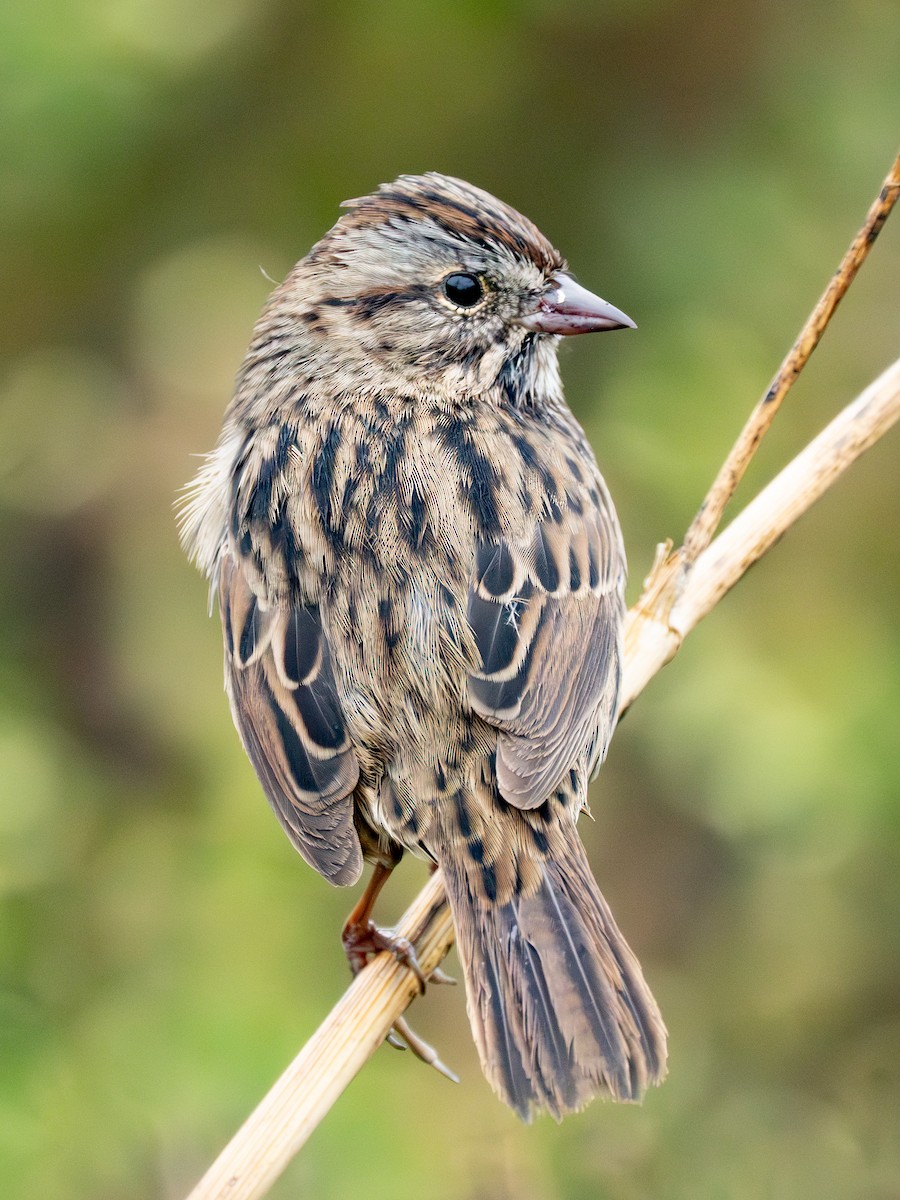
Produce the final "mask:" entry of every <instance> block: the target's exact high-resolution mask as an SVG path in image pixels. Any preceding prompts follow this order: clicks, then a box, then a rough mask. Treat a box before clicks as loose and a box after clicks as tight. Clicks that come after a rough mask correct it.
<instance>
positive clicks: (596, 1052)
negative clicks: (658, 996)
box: [444, 833, 666, 1121]
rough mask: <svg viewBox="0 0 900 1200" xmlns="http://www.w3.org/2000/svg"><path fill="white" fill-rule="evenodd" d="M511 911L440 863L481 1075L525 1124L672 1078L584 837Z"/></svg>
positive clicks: (573, 841) (636, 969) (649, 1004)
mask: <svg viewBox="0 0 900 1200" xmlns="http://www.w3.org/2000/svg"><path fill="white" fill-rule="evenodd" d="M541 872H542V873H541V877H540V882H539V885H538V886H537V887H536V888H535V889H533V890H530V892H529V893H528V894H519V895H515V896H512V897H511V898H510V899H509V900H508V901H507V902H506V903H498V902H496V901H494V902H491V901H489V900H488V899H487V897H485V896H484V895H483V894H479V892H478V889H477V886H473V884H475V883H476V879H477V877H475V878H473V877H472V876H469V875H467V874H466V872H465V870H463V869H461V868H460V867H459V866H454V865H453V864H452V863H451V864H446V863H445V864H444V873H445V876H446V879H447V889H448V893H449V896H450V902H451V906H452V909H453V915H454V920H455V923H456V930H457V941H458V946H459V953H460V957H461V959H462V963H463V969H464V972H465V977H466V992H467V999H468V1007H469V1017H470V1020H471V1022H472V1029H473V1032H474V1035H475V1041H476V1044H477V1046H478V1050H479V1054H480V1056H481V1061H482V1066H483V1068H484V1072H485V1074H486V1076H487V1078H488V1080H489V1081H490V1083H491V1085H492V1086H493V1088H494V1090H495V1091H496V1092H497V1093H498V1094H499V1095H500V1096H501V1098H502V1099H504V1100H505V1101H506V1102H507V1103H508V1104H509V1105H510V1106H511V1107H512V1108H514V1109H515V1110H516V1112H517V1113H518V1114H519V1115H520V1116H521V1117H522V1118H523V1119H524V1120H526V1121H527V1120H530V1119H531V1117H532V1116H533V1115H534V1114H535V1113H536V1112H540V1111H546V1112H549V1113H550V1114H551V1115H552V1116H554V1117H555V1118H557V1119H559V1118H560V1117H562V1116H563V1115H565V1114H566V1113H568V1112H574V1111H577V1110H578V1109H580V1108H583V1107H584V1106H585V1104H587V1103H588V1101H590V1100H591V1099H592V1098H593V1097H595V1096H607V1097H610V1098H612V1099H615V1100H640V1099H641V1097H642V1096H643V1094H644V1092H645V1091H646V1089H647V1087H648V1086H649V1085H650V1084H652V1083H659V1082H661V1080H662V1078H663V1077H664V1075H665V1070H666V1030H665V1026H664V1025H663V1022H662V1018H661V1016H660V1013H659V1009H658V1008H657V1006H656V1002H655V1000H654V999H653V996H652V995H651V994H650V990H649V988H648V987H647V985H646V983H645V982H644V978H643V975H642V973H641V968H640V966H639V965H638V962H637V959H636V958H635V957H634V955H633V954H632V952H631V950H630V949H629V948H628V945H627V944H626V942H625V939H624V938H623V937H622V935H621V933H620V932H619V930H618V927H617V926H616V923H615V921H614V920H613V916H612V913H611V912H610V910H609V907H608V905H607V904H606V901H605V900H604V899H603V897H602V896H601V895H600V892H599V890H598V888H597V885H596V883H595V882H594V878H593V876H592V874H591V871H590V867H589V866H588V862H587V859H586V857H585V854H584V850H583V848H582V846H581V842H580V841H579V840H578V838H577V836H576V835H574V833H573V834H572V835H570V837H569V838H568V839H567V840H566V846H565V850H564V853H563V855H562V857H560V855H559V854H557V855H556V856H555V857H554V858H553V859H552V860H551V859H547V860H545V861H544V862H543V863H542V864H541Z"/></svg>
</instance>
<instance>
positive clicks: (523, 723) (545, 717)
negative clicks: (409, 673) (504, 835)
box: [468, 496, 625, 808]
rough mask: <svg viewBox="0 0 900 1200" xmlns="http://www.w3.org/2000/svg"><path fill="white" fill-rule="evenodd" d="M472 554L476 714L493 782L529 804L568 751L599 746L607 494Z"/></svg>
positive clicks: (620, 609) (612, 544)
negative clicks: (493, 749)
mask: <svg viewBox="0 0 900 1200" xmlns="http://www.w3.org/2000/svg"><path fill="white" fill-rule="evenodd" d="M557 515H558V516H559V520H548V521H542V522H540V523H539V524H538V525H537V526H536V528H535V530H534V534H533V536H531V537H530V538H528V539H525V540H522V541H518V542H509V541H502V542H494V543H483V544H482V545H481V546H479V548H478V550H477V553H476V563H475V575H474V578H473V580H472V584H471V587H470V591H469V601H468V618H469V623H470V625H471V626H472V630H473V632H474V634H475V639H476V642H477V644H478V649H479V651H480V653H481V658H482V669H481V671H479V672H477V673H475V674H472V675H471V676H470V678H469V699H470V702H471V704H472V706H473V708H474V709H475V711H476V712H478V713H480V714H481V715H482V716H483V717H485V719H486V720H488V721H489V722H490V723H491V724H492V725H494V726H495V727H496V728H497V729H498V730H500V736H499V738H498V743H497V781H498V783H499V785H500V791H501V793H502V794H503V796H504V798H505V799H506V800H507V801H508V802H509V803H510V804H514V805H516V806H517V807H518V808H536V807H537V806H538V805H540V804H542V803H543V802H544V800H546V798H547V797H548V796H549V795H550V794H551V793H552V792H553V791H554V790H555V789H556V788H557V787H558V786H559V785H560V783H561V781H562V780H563V778H564V777H565V775H566V773H567V772H568V771H569V770H570V769H571V768H572V767H573V766H574V765H575V763H576V762H577V761H578V759H579V757H580V756H581V755H582V754H584V752H585V750H587V752H588V759H589V763H590V765H591V766H594V765H595V764H599V763H600V762H601V761H602V760H603V757H604V756H605V754H606V750H607V746H608V745H609V739H610V737H611V736H612V731H613V728H614V726H615V721H616V714H617V707H618V696H619V683H620V677H621V630H622V622H623V619H624V598H623V593H624V578H625V557H624V551H623V549H622V542H621V534H620V532H619V527H618V522H617V520H616V518H615V515H614V513H613V509H612V505H611V503H610V502H609V500H608V498H606V497H605V496H603V497H601V504H600V505H598V506H596V507H592V508H591V509H590V510H589V511H587V510H582V513H581V514H578V513H575V512H572V511H571V510H570V511H569V512H567V513H566V514H557Z"/></svg>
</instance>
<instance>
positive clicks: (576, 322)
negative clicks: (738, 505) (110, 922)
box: [181, 173, 666, 1120]
mask: <svg viewBox="0 0 900 1200" xmlns="http://www.w3.org/2000/svg"><path fill="white" fill-rule="evenodd" d="M343 207H344V208H346V209H347V212H346V213H345V214H344V215H342V216H341V218H340V219H339V220H338V222H337V223H336V225H335V226H334V227H333V228H332V229H331V230H330V231H329V232H328V233H326V234H325V236H324V237H323V238H322V239H321V241H319V242H318V243H317V244H316V245H315V246H313V248H312V249H311V250H310V251H309V253H308V254H307V255H306V257H305V258H303V259H301V260H300V262H299V263H297V265H296V266H295V267H294V269H293V270H292V271H291V273H290V274H289V275H288V277H287V278H286V279H285V281H284V282H283V283H282V284H281V285H280V286H279V287H277V288H276V289H275V291H274V292H273V294H272V295H271V297H270V298H269V300H268V302H267V304H266V306H265V309H264V311H263V313H262V315H261V317H260V319H259V321H258V322H257V324H256V327H255V329H254V332H253V338H252V341H251V343H250V347H249V350H248V351H247V355H246V358H245V359H244V362H243V365H242V366H241V368H240V370H239V372H238V376H237V380H236V385H235V390H234V395H233V399H232V401H231V404H230V406H229V408H228V410H227V412H226V415H225V420H224V426H223V429H222V433H221V436H220V439H219V442H218V445H217V446H216V448H215V449H214V450H213V451H212V453H211V454H210V455H209V456H208V457H207V458H206V460H205V462H204V465H203V466H202V468H201V470H200V472H199V474H198V475H197V477H196V479H195V480H194V482H193V483H192V484H191V485H189V488H188V493H187V499H186V504H185V508H184V510H183V513H182V525H181V533H182V538H183V542H184V545H185V547H186V548H187V550H188V552H189V553H190V555H191V556H192V557H193V559H194V560H195V561H196V563H197V564H198V565H199V567H200V568H201V569H202V570H203V571H204V572H205V573H206V574H207V575H208V576H209V578H210V580H211V589H212V593H213V594H214V595H215V597H217V599H218V607H219V611H220V614H221V619H222V626H223V631H224V641H225V678H226V689H227V692H228V695H229V698H230V702H231V709H232V714H233V717H234V721H235V724H236V726H237V729H238V732H239V734H240V737H241V740H242V742H243V744H244V747H245V749H246V752H247V754H248V755H249V757H250V760H251V761H252V764H253V766H254V768H255V770H256V773H257V775H258V777H259V781H260V783H261V784H262V788H263V790H264V792H265V794H266V796H267V797H268V800H269V803H270V804H271V806H272V808H273V809H274V811H275V814H276V815H277V817H278V818H279V820H280V821H281V824H282V826H283V827H284V830H285V832H286V833H287V835H288V837H289V838H290V840H291V841H292V842H293V844H294V846H295V847H296V849H297V850H298V851H299V852H300V854H301V855H302V857H303V858H304V859H305V860H306V862H308V863H309V864H310V865H311V866H312V867H314V868H315V869H316V870H317V871H318V872H319V873H320V874H321V875H323V876H324V877H325V879H327V880H329V881H330V882H331V883H332V884H337V885H348V884H353V883H355V882H356V881H357V880H358V879H359V877H360V874H361V872H362V869H363V861H364V860H368V861H370V862H372V863H373V864H374V865H375V869H374V874H373V876H372V882H371V884H370V885H369V888H368V890H367V892H366V894H365V895H364V897H363V899H362V900H361V901H360V903H359V904H358V905H357V908H356V910H354V914H353V915H352V916H351V919H350V921H349V922H348V926H347V928H346V929H345V937H344V940H345V945H346V947H347V949H348V954H349V956H350V958H351V963H352V964H353V965H354V966H355V967H359V966H360V965H362V963H364V962H365V960H366V958H367V956H368V954H369V952H371V951H374V950H377V949H379V948H380V947H381V946H383V945H387V946H389V947H390V948H393V949H395V950H397V949H398V948H397V946H396V945H394V944H392V942H391V938H390V935H387V934H385V933H384V931H379V930H378V929H377V928H376V927H375V926H374V925H373V924H372V922H370V921H369V915H370V913H371V909H372V905H373V903H374V897H375V895H377V893H378V891H379V890H380V888H381V886H382V884H383V882H384V880H385V879H386V877H387V875H388V873H389V872H390V870H391V869H392V868H393V867H394V866H395V865H396V864H397V862H398V861H399V860H400V858H401V856H402V854H403V852H404V851H405V850H408V851H410V852H411V853H413V854H415V855H418V856H421V857H424V858H425V859H427V860H428V861H429V862H430V863H432V864H434V865H436V866H437V867H439V868H440V870H441V871H442V873H443V878H444V881H445V884H446V890H447V895H448V897H449V901H450V906H451V911H452V914H453V919H454V923H455V929H456V938H457V945H458V951H459V956H460V960H461V964H462V968H463V973H464V976H465V987H466V998H467V1007H468V1013H469V1018H470V1021H471V1025H472V1031H473V1035H474V1039H475V1043H476V1045H477V1048H478V1052H479V1055H480V1058H481V1063H482V1066H483V1069H484V1073H485V1075H486V1076H487V1079H488V1080H489V1082H490V1084H491V1085H492V1086H493V1088H494V1090H495V1091H496V1092H497V1094H498V1095H499V1096H500V1097H501V1098H502V1099H503V1100H504V1101H505V1102H506V1103H507V1104H509V1105H510V1106H511V1107H512V1108H513V1109H514V1110H515V1111H516V1112H517V1113H518V1114H519V1115H520V1116H521V1117H522V1118H523V1119H525V1120H529V1119H531V1117H532V1116H534V1115H535V1114H537V1113H540V1112H547V1113H550V1114H551V1115H552V1116H554V1117H555V1118H556V1119H559V1118H561V1117H562V1116H563V1115H564V1114H566V1113H569V1112H573V1111H575V1110H578V1109H581V1108H582V1107H584V1105H585V1104H586V1103H587V1102H588V1101H590V1100H591V1099H592V1098H593V1097H595V1096H605V1097H609V1098H612V1099H614V1100H620V1101H628V1100H638V1099H640V1098H641V1096H642V1095H643V1093H644V1092H645V1090H646V1088H647V1087H648V1085H649V1084H656V1083H659V1082H660V1081H661V1080H662V1078H663V1076H664V1075H665V1070H666V1030H665V1026H664V1025H663V1021H662V1018H661V1016H660V1013H659V1009H658V1008H657V1005H656V1002H655V1000H654V999H653V996H652V995H651V993H650V990H649V988H648V986H647V984H646V983H645V982H644V978H643V975H642V973H641V968H640V966H639V964H638V961H637V959H636V958H635V956H634V954H633V953H632V951H631V950H630V949H629V947H628V945H627V944H626V942H625V940H624V938H623V936H622V934H621V933H620V932H619V929H618V927H617V925H616V923H615V921H614V920H613V916H612V913H611V912H610V909H609V907H608V906H607V904H606V902H605V900H604V899H603V897H602V895H601V894H600V891H599V889H598V887H597V884H596V882H595V881H594V878H593V875H592V873H591V869H590V866H589V864H588V860H587V857H586V855H585V851H584V848H583V846H582V843H581V840H580V838H579V836H578V832H577V829H576V821H577V818H578V816H579V813H580V812H581V811H582V810H583V809H584V808H585V806H586V791H587V785H588V781H589V780H590V779H591V778H592V777H593V775H594V774H595V772H596V771H597V769H598V768H599V766H600V764H601V763H602V762H603V760H604V758H605V756H606V752H607V748H608V746H609V741H610V737H611V735H612V732H613V729H614V727H615V724H616V718H617V714H618V705H619V690H620V679H621V670H622V627H623V620H624V615H625V603H624V585H625V570H626V568H625V552H624V547H623V543H622V535H621V531H620V527H619V522H618V519H617V516H616V512H615V509H614V507H613V503H612V500H611V499H610V495H609V492H608V490H607V488H606V485H605V483H604V481H603V478H602V476H601V475H600V472H599V470H598V467H597V463H596V460H595V458H594V454H593V452H592V450H591V447H590V445H589V444H588V441H587V438H586V436H585V434H584V432H583V430H582V429H581V427H580V425H579V424H578V422H577V421H576V420H575V417H574V416H573V414H572V413H571V411H570V410H569V408H568V407H567V405H566V402H565V400H564V397H563V389H562V384H561V380H560V373H559V368H558V363H557V351H558V345H559V341H560V338H561V337H566V336H569V335H573V334H582V333H592V332H597V331H602V330H610V329H620V328H625V327H632V328H633V327H634V322H633V321H631V319H630V318H629V317H627V316H625V314H624V313H622V312H620V311H619V310H618V309H617V308H614V307H613V306H612V305H611V304H609V303H607V302H606V301H605V300H602V299H600V298H599V297H598V296H596V295H594V294H593V293H591V292H590V291H588V290H587V289H586V288H584V287H582V286H581V285H580V284H579V283H577V282H576V281H575V279H574V278H573V276H572V275H571V274H570V272H569V270H568V267H567V265H566V262H565V260H564V259H563V258H562V257H561V255H560V254H559V252H558V251H557V250H555V249H554V247H553V245H552V244H551V243H550V242H549V241H548V240H547V238H546V237H544V235H543V234H542V233H541V232H540V231H539V230H538V229H537V227H536V226H535V225H534V224H533V223H532V222H531V221H530V220H528V219H527V218H526V217H524V216H522V215H521V214H520V213H518V212H516V211H515V210H514V209H513V208H510V207H509V206H508V205H506V204H504V203H502V202H501V201H499V200H497V199H495V198H494V197H493V196H491V195H489V194H488V193H487V192H484V191H482V190H481V189H480V188H477V187H473V186H472V185H471V184H468V183H465V182H463V181H462V180H460V179H454V178H451V177H449V176H445V175H440V174H436V173H429V174H424V175H402V176H400V177H399V178H398V179H397V180H395V181H394V182H393V183H390V184H383V185H382V186H381V187H379V188H378V189H377V191H375V192H374V193H373V194H372V195H368V196H364V197H362V198H361V199H356V200H349V201H347V202H346V203H345V205H344V206H343ZM400 951H403V952H406V953H407V955H408V957H409V961H410V962H411V965H413V966H415V963H414V955H413V954H412V952H411V950H410V948H408V947H406V948H400ZM396 1028H397V1029H398V1031H400V1032H402V1034H403V1035H404V1036H406V1034H407V1033H408V1032H411V1031H408V1028H407V1027H405V1026H404V1027H401V1026H399V1025H398V1026H397V1027H396ZM411 1044H413V1048H414V1049H416V1045H415V1044H414V1042H413V1041H412V1040H411ZM432 1053H433V1052H432ZM423 1056H424V1055H423ZM435 1057H436V1056H435ZM441 1065H442V1064H441Z"/></svg>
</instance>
